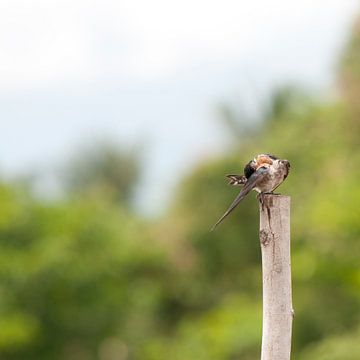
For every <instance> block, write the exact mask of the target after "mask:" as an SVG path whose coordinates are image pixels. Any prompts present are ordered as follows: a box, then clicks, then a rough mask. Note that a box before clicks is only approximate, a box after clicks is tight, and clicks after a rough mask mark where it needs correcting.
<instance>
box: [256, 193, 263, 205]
mask: <svg viewBox="0 0 360 360" xmlns="http://www.w3.org/2000/svg"><path fill="white" fill-rule="evenodd" d="M256 198H257V199H258V200H259V202H260V204H261V206H262V205H264V193H259V194H257V195H256Z"/></svg>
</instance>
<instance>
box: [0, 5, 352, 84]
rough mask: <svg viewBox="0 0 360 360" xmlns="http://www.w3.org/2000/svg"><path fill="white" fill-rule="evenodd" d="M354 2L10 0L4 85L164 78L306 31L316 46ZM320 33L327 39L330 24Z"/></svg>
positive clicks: (268, 51) (3, 27) (2, 11)
mask: <svg viewBox="0 0 360 360" xmlns="http://www.w3.org/2000/svg"><path fill="white" fill-rule="evenodd" d="M356 8H357V2H356V1H350V0H348V1H344V0H341V1H340V0H337V1H335V0H333V1H329V0H318V1H316V2H314V1H309V0H305V1H302V2H296V3H294V2H290V1H288V0H273V1H264V0H253V1H238V0H237V1H235V0H223V1H209V0H206V1H205V0H197V1H190V0H182V1H178V0H176V1H168V0H153V1H148V0H123V1H121V2H120V1H115V0H105V1H100V0H95V1H84V0H77V1H76V0H73V1H69V0H61V1H60V0H59V1H57V0H46V1H45V0H33V1H31V2H29V1H27V0H11V1H9V0H8V1H3V2H2V4H1V5H0V48H1V57H0V77H1V79H2V81H1V85H0V86H1V88H2V89H3V90H18V89H20V90H21V89H34V88H35V89H36V88H47V87H54V86H57V85H58V86H61V85H64V84H75V85H76V84H77V85H86V84H89V83H94V82H101V81H108V80H109V79H117V80H118V81H123V82H127V81H130V82H131V81H147V80H149V79H150V80H153V79H162V78H166V77H168V76H172V75H174V74H175V73H176V72H178V71H181V69H184V68H186V67H189V66H192V65H193V64H209V63H210V64H211V63H223V64H224V65H225V66H226V64H227V63H232V64H233V63H236V62H241V61H251V59H254V58H256V57H259V56H260V57H261V56H270V58H271V56H273V55H274V53H276V49H274V46H275V47H277V48H278V49H280V51H284V48H283V45H284V44H289V46H290V47H291V46H294V40H295V41H297V39H298V38H301V39H302V41H303V42H304V41H305V42H306V39H307V40H308V45H307V46H305V49H304V51H311V50H312V45H311V37H312V36H315V37H316V36H317V34H316V33H315V34H314V31H315V32H316V24H317V23H318V28H319V30H320V31H321V29H324V28H325V29H327V28H330V29H334V27H336V28H337V29H340V28H341V26H343V22H344V21H345V20H342V19H347V16H348V15H347V14H348V13H349V12H351V11H354V10H355V9H356ZM342 14H343V16H342ZM334 18H336V20H337V22H338V25H337V26H335V25H334V21H332V20H331V19H334ZM329 24H330V25H329ZM321 36H322V37H323V38H324V39H325V40H324V41H325V45H326V41H327V40H326V39H329V36H332V34H331V33H330V34H326V33H323V34H321ZM295 45H296V43H295ZM300 46H301V45H300ZM314 46H317V44H314ZM281 49H283V50H281ZM279 58H280V59H279V60H278V61H281V57H279Z"/></svg>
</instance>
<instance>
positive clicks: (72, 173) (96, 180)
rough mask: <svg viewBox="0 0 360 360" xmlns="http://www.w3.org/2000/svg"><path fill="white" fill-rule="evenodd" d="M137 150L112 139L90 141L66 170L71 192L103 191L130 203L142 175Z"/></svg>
mask: <svg viewBox="0 0 360 360" xmlns="http://www.w3.org/2000/svg"><path fill="white" fill-rule="evenodd" d="M137 150H139V149H133V150H132V151H129V150H126V151H125V150H123V149H121V148H119V147H118V146H117V145H115V144H113V143H111V142H109V141H107V142H106V141H102V142H95V143H91V144H88V145H87V147H85V148H83V149H81V150H80V151H79V152H78V153H77V154H76V156H74V158H73V159H72V161H71V162H70V164H69V165H68V166H66V168H65V169H64V180H65V183H66V189H67V191H69V192H72V193H76V194H84V193H85V194H89V193H98V192H100V193H101V194H102V196H107V197H108V198H109V199H113V200H115V201H117V202H126V203H129V202H130V201H131V199H132V197H133V191H134V187H135V185H136V184H137V181H138V178H139V175H140V161H139V160H140V159H139V152H138V151H137Z"/></svg>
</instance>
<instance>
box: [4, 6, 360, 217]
mask: <svg viewBox="0 0 360 360" xmlns="http://www.w3.org/2000/svg"><path fill="white" fill-rule="evenodd" d="M359 10H360V9H359V4H358V2H357V1H355V0H317V1H313V0H312V1H309V0H302V1H296V2H295V1H289V0H252V1H241V0H222V1H211V0H206V1H204V0H198V1H196V0H192V1H190V0H181V1H178V0H173V1H171V0H154V1H149V0H147V1H146V0H122V1H119V0H117V1H116V0H102V1H100V0H92V1H91V0H87V1H85V0H72V1H69V0H61V1H57V0H32V1H28V0H0V54H1V55H0V173H2V174H5V176H14V175H18V174H26V173H30V172H37V173H38V174H40V175H41V176H42V177H43V179H49V177H50V178H51V176H52V177H54V176H55V175H54V174H56V171H55V169H56V167H57V166H60V165H61V164H62V163H63V162H66V159H68V158H70V156H71V155H72V154H73V153H74V152H76V151H78V150H77V149H79V146H80V145H81V144H82V143H84V142H91V141H92V139H100V138H111V139H112V141H114V142H116V143H119V144H120V145H123V146H127V147H131V146H134V145H136V144H139V143H143V144H146V146H145V150H146V151H145V152H144V154H143V156H144V160H146V161H145V162H144V175H143V181H142V186H141V187H140V189H139V193H138V201H137V202H138V207H139V209H140V210H141V211H142V212H144V213H147V214H151V213H157V212H159V211H161V210H163V209H164V208H165V205H166V204H167V202H168V201H169V199H170V198H171V192H172V191H173V190H174V189H175V184H176V182H177V181H178V179H179V178H181V176H183V174H184V173H185V172H186V171H189V169H190V168H191V167H192V166H194V165H195V164H196V163H197V162H199V161H201V160H202V159H204V158H208V157H211V156H213V155H214V154H217V153H219V152H221V151H223V150H224V149H225V148H226V146H227V144H226V142H227V138H226V136H225V135H224V131H223V129H222V128H221V125H220V122H219V121H218V119H217V115H216V111H215V109H216V105H217V104H219V103H221V102H223V101H228V102H230V103H233V104H235V105H236V104H241V106H244V107H245V108H246V109H247V110H248V111H249V112H251V111H256V108H257V106H259V104H260V102H261V99H264V98H266V96H268V95H269V94H270V93H271V91H272V89H274V88H275V87H278V86H279V85H281V84H286V83H299V84H301V85H303V86H306V87H310V88H316V89H323V91H324V92H325V89H330V88H331V86H332V84H333V80H334V78H333V74H334V68H335V65H336V57H337V54H338V53H339V51H341V49H342V47H343V45H344V41H345V40H346V36H347V35H348V33H349V30H350V27H351V24H352V22H353V20H354V17H355V15H356V14H357V12H358V11H359ZM239 167H241V164H239ZM48 183H49V182H48ZM43 184H44V187H43V191H44V192H46V191H49V190H48V189H49V188H51V186H48V185H46V181H44V182H43Z"/></svg>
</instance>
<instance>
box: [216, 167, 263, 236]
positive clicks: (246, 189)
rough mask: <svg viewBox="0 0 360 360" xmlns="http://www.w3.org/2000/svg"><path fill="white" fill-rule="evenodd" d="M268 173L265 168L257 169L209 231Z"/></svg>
mask: <svg viewBox="0 0 360 360" xmlns="http://www.w3.org/2000/svg"><path fill="white" fill-rule="evenodd" d="M267 172H268V169H267V168H259V169H258V170H257V171H256V172H255V173H253V174H252V175H251V176H250V177H249V179H247V181H246V183H245V185H244V187H243V188H242V189H241V191H240V193H239V195H238V196H237V197H236V198H235V200H234V201H233V202H232V204H231V205H230V207H229V208H228V209H227V210H226V212H225V214H224V215H223V216H222V217H221V218H220V219H219V220H218V221H217V222H216V224H215V225H214V226H213V227H212V228H211V231H213V230H215V228H216V227H217V226H218V225H219V224H220V223H221V222H222V221H223V220H224V219H225V218H226V217H227V216H228V215H229V214H230V213H231V212H232V211H233V210H234V209H235V208H236V207H237V206H238V205H239V203H240V202H241V200H243V199H244V197H245V196H246V195H247V194H248V193H249V192H250V191H251V190H252V189H253V188H254V187H255V186H256V185H257V183H258V182H259V181H261V180H263V179H264V177H265V176H266V174H267Z"/></svg>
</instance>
